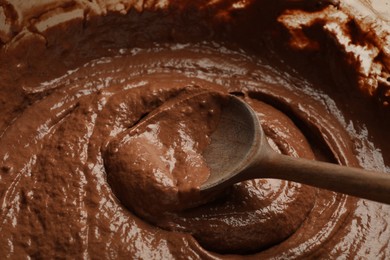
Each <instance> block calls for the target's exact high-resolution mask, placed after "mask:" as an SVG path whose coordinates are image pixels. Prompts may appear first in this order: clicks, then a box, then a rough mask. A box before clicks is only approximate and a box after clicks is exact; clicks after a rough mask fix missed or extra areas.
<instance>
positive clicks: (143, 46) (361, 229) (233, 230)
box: [0, 1, 390, 259]
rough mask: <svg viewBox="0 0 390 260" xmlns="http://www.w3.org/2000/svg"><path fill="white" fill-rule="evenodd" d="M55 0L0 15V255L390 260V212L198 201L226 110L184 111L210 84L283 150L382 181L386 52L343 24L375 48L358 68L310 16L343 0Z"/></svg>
mask: <svg viewBox="0 0 390 260" xmlns="http://www.w3.org/2000/svg"><path fill="white" fill-rule="evenodd" d="M49 2H50V1H47V3H46V5H44V7H45V10H49V11H47V12H46V13H45V12H43V11H42V10H43V7H40V8H41V9H39V8H38V9H34V8H30V9H28V10H29V12H27V11H26V10H27V9H23V8H21V7H20V6H18V5H17V4H13V3H12V2H10V3H8V4H2V5H1V9H0V18H1V17H3V16H5V17H7V19H3V20H4V21H6V23H5V26H3V27H4V28H6V29H7V28H10V29H9V30H8V31H7V33H2V34H0V39H1V41H2V46H1V52H0V61H1V62H0V77H1V82H0V202H1V204H0V205H1V206H0V207H1V210H0V220H1V222H0V232H1V234H2V235H1V238H0V256H2V257H8V258H26V257H32V258H52V257H58V258H61V257H69V258H124V257H127V258H129V257H130V258H145V259H151V258H157V259H160V258H194V259H207V258H208V259H219V258H237V257H242V258H256V259H259V258H261V259H263V258H319V257H321V258H337V257H343V258H356V257H363V258H368V259H370V258H379V259H386V258H389V257H390V245H389V243H390V225H389V224H390V222H389V220H390V206H388V205H382V204H379V203H374V202H370V201H366V200H360V199H356V198H353V197H350V196H345V195H341V194H337V193H333V192H329V191H325V190H321V189H316V188H312V187H308V186H305V185H301V184H298V183H293V182H287V181H279V180H268V179H258V180H252V181H246V182H243V183H239V184H237V185H234V186H233V187H231V189H229V190H227V191H226V192H225V193H224V194H221V195H219V196H217V195H215V194H210V196H208V197H199V194H197V192H196V187H197V186H199V185H200V184H201V183H202V182H203V181H204V180H205V179H207V177H208V174H209V172H208V168H207V165H205V163H204V161H203V160H202V157H201V156H200V154H201V151H202V149H203V148H204V147H205V146H206V145H207V144H208V142H209V139H208V136H209V134H210V133H211V132H212V130H213V129H214V128H215V125H216V124H217V118H218V115H219V112H220V108H221V107H220V103H223V100H220V99H219V98H218V97H220V96H219V95H214V96H213V95H210V96H208V97H207V98H206V99H204V98H203V99H199V100H196V101H194V103H190V104H189V103H186V102H187V101H186V98H187V97H189V96H192V95H197V94H199V93H203V92H204V91H212V92H218V93H232V94H234V95H238V96H240V97H242V98H244V100H246V101H247V102H248V104H250V105H251V106H252V107H253V108H254V110H255V111H256V112H257V114H258V117H259V119H260V121H261V124H262V126H263V129H264V131H265V134H266V135H267V138H268V141H269V143H270V144H271V146H272V147H273V148H274V149H275V150H276V151H278V152H280V153H284V154H288V155H290V156H295V157H304V158H308V159H317V160H324V161H330V162H334V163H339V164H342V165H348V166H360V167H364V168H368V169H377V170H381V171H389V167H388V165H390V146H389V142H388V141H387V140H388V133H389V131H390V124H389V120H388V119H389V116H390V115H389V110H388V106H387V105H386V102H387V99H388V95H387V94H386V93H387V91H388V89H390V88H388V85H389V84H387V83H386V82H385V81H386V80H385V81H383V80H382V79H383V78H384V79H386V75H388V74H386V73H388V70H387V68H388V67H386V66H387V65H386V64H387V63H386V62H387V60H388V56H386V52H385V51H383V50H386V46H384V45H383V41H380V40H375V39H379V38H375V37H376V35H367V36H366V37H365V38H364V37H361V33H362V29H361V28H355V29H356V30H350V31H349V33H350V34H351V35H353V39H354V41H353V43H354V44H355V45H356V46H360V45H361V44H363V43H364V41H367V42H366V43H367V46H368V47H367V48H368V49H369V48H372V49H374V47H375V48H376V49H375V50H376V52H374V51H372V52H370V53H371V54H372V53H376V55H377V56H375V55H374V54H373V55H374V56H373V60H374V61H373V62H372V64H374V65H372V66H373V67H369V68H372V70H367V71H368V72H367V73H368V74H364V70H363V69H364V68H367V67H366V66H365V65H366V64H363V63H357V61H358V59H356V60H355V59H354V58H353V57H354V56H353V54H354V53H353V51H352V52H344V51H343V50H342V48H341V47H340V46H341V43H340V42H341V41H340V42H337V41H335V40H334V38H330V36H329V35H332V34H331V33H330V34H327V32H328V31H326V30H324V28H328V27H326V26H323V25H324V24H326V22H327V20H326V19H328V18H327V17H331V16H329V15H328V16H327V15H323V16H321V17H322V18H321V17H320V18H318V19H317V20H315V21H311V20H310V19H309V18H310V17H312V16H313V13H315V14H321V13H322V12H325V13H327V14H329V13H332V14H339V13H338V12H342V9H338V8H339V7H338V5H337V4H336V3H334V2H333V1H331V2H332V3H328V2H327V1H321V2H318V4H317V5H313V4H312V1H307V2H306V1H302V2H297V1H280V2H279V1H276V2H275V3H272V4H269V3H265V2H267V1H264V2H263V1H256V2H251V1H214V2H215V3H212V2H208V1H204V2H202V1H200V3H197V4H193V3H191V1H189V2H188V3H187V2H186V1H181V2H180V3H176V2H175V1H172V2H170V3H168V4H166V5H164V4H161V3H160V4H158V3H157V4H150V3H149V2H148V4H146V3H144V5H141V6H140V5H139V4H132V3H130V2H131V1H128V2H126V1H122V2H125V4H123V3H122V2H121V3H120V4H119V2H118V4H117V5H112V6H111V5H110V4H108V2H109V1H107V2H104V3H102V4H101V5H99V8H100V9H99V8H98V7H96V9H93V4H96V5H98V4H97V3H95V2H89V3H88V4H87V3H84V2H83V1H63V4H62V5H58V4H53V3H52V4H50V3H49ZM57 3H58V1H57ZM42 5H43V4H42ZM49 7H50V8H49ZM79 8H81V9H82V10H84V11H85V10H86V11H85V12H84V13H83V12H82V13H81V14H80V13H79V12H78V11H77V10H79ZM34 10H35V11H34ZM36 10H41V11H40V12H39V14H38V13H37V12H38V11H36ZM141 11H142V12H141ZM295 12H296V13H297V15H299V16H301V17H309V18H308V19H307V21H309V22H307V21H306V20H305V21H306V22H307V23H306V24H304V25H302V24H301V25H302V26H303V27H305V30H303V31H299V28H301V27H300V26H301V25H297V24H290V22H291V21H292V20H291V15H293V14H295ZM62 13H67V14H72V15H73V16H70V17H73V18H72V19H65V18H64V17H62V16H61V17H62V18H61V19H59V21H55V22H53V20H50V19H49V18H51V17H54V16H55V15H57V14H62ZM2 15H3V16H2ZM340 15H341V14H340ZM23 17H24V18H23ZM31 17H33V18H31ZM66 17H68V16H66ZM346 19H347V20H348V19H349V20H348V21H349V22H347V21H344V22H346V23H345V24H348V26H352V25H351V23H353V22H356V23H357V20H354V19H353V18H351V17H349V18H346ZM335 20H337V19H335ZM0 21H2V20H0ZM49 21H50V23H49ZM299 21H301V22H302V23H304V22H305V21H304V20H302V19H300V20H299ZM310 21H311V22H310ZM45 22H46V23H45ZM332 22H334V21H332ZM8 25H9V26H8ZM294 26H295V27H294ZM329 28H333V27H332V26H330V27H329ZM330 32H333V31H331V30H330ZM345 32H346V31H345ZM294 33H295V34H294ZM302 33H305V37H306V40H307V45H299V44H298V45H297V44H296V43H297V40H298V39H300V40H301V41H304V40H305V38H299V37H301V36H302V35H301V34H302ZM249 36H251V37H249ZM294 37H295V38H294ZM381 39H382V38H381ZM294 40H295V41H294ZM309 40H310V41H309ZM287 42H289V43H291V44H292V45H286V44H285V43H287ZM314 42H315V43H314ZM293 43H295V45H294V44H293ZM381 44H382V45H381ZM291 46H293V47H294V51H292V49H291ZM324 46H326V49H324ZM298 47H299V48H298ZM324 50H326V51H324ZM348 50H350V49H348ZM369 50H371V49H369ZM351 53H352V54H351ZM362 64H363V65H364V66H363V65H362ZM378 64H381V65H382V67H380V69H378V66H377V65H378ZM336 65H337V66H336ZM360 65H361V66H360ZM335 68H337V69H335ZM374 69H375V70H374ZM374 72H375V73H376V74H375V73H374ZM373 79H376V82H374V81H373ZM367 82H369V83H370V84H369V85H367V84H368V83H367ZM161 111H162V114H161V113H158V112H161ZM204 122H207V124H204ZM194 130H195V131H194ZM194 187H195V189H194ZM182 194H187V195H188V194H190V196H182Z"/></svg>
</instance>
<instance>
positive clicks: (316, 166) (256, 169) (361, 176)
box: [200, 95, 390, 204]
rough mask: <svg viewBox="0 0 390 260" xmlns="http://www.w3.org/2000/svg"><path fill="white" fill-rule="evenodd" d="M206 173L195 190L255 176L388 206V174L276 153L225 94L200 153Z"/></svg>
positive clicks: (248, 111)
mask: <svg viewBox="0 0 390 260" xmlns="http://www.w3.org/2000/svg"><path fill="white" fill-rule="evenodd" d="M203 157H204V159H205V161H206V163H207V165H208V167H209V169H210V172H211V175H210V177H209V179H208V180H207V181H206V182H205V183H203V184H202V185H201V187H200V190H201V191H213V190H218V189H223V188H225V187H228V186H230V185H232V184H234V183H238V182H241V181H244V180H250V179H256V178H275V179H283V180H289V181H294V182H299V183H303V184H307V185H311V186H314V187H318V188H323V189H328V190H331V191H335V192H339V193H344V194H348V195H352V196H356V197H360V198H365V199H369V200H374V201H378V202H382V203H387V204H390V174H387V173H379V172H374V171H368V170H364V169H360V168H352V167H346V166H340V165H336V164H331V163H325V162H319V161H312V160H307V159H302V158H293V157H290V156H287V155H282V154H278V153H276V152H275V151H273V150H272V148H271V147H270V145H269V144H268V142H267V139H266V137H265V134H264V132H263V130H262V128H261V125H260V122H259V120H258V117H257V115H256V113H255V112H254V111H253V109H252V108H251V107H250V106H249V105H248V104H247V103H246V102H245V101H243V100H242V99H240V98H238V97H236V96H233V95H230V96H229V100H228V102H227V103H226V105H225V107H224V108H223V110H222V114H221V117H220V121H219V124H218V126H217V129H216V130H215V131H214V132H213V133H212V135H211V143H210V145H209V146H208V147H207V148H206V149H205V151H204V152H203Z"/></svg>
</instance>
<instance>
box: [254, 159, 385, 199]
mask: <svg viewBox="0 0 390 260" xmlns="http://www.w3.org/2000/svg"><path fill="white" fill-rule="evenodd" d="M263 160H266V162H265V161H263V162H261V172H262V173H257V175H261V177H262V178H264V177H266V178H267V176H264V175H269V177H270V178H278V179H284V180H289V181H294V182H299V183H303V184H307V185H310V186H314V187H318V188H323V189H327V190H331V191H335V192H339V193H344V194H348V195H352V196H356V197H360V198H364V199H369V200H373V201H377V202H382V203H386V204H390V174H386V173H378V172H374V171H368V170H363V169H359V168H351V167H346V166H340V165H336V164H331V163H325V162H319V161H311V160H307V159H301V158H293V157H290V156H286V155H280V154H276V153H271V154H269V156H267V158H265V159H264V158H263ZM255 168H256V167H255ZM255 168H254V169H253V170H255ZM250 172H252V174H255V172H259V171H250Z"/></svg>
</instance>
